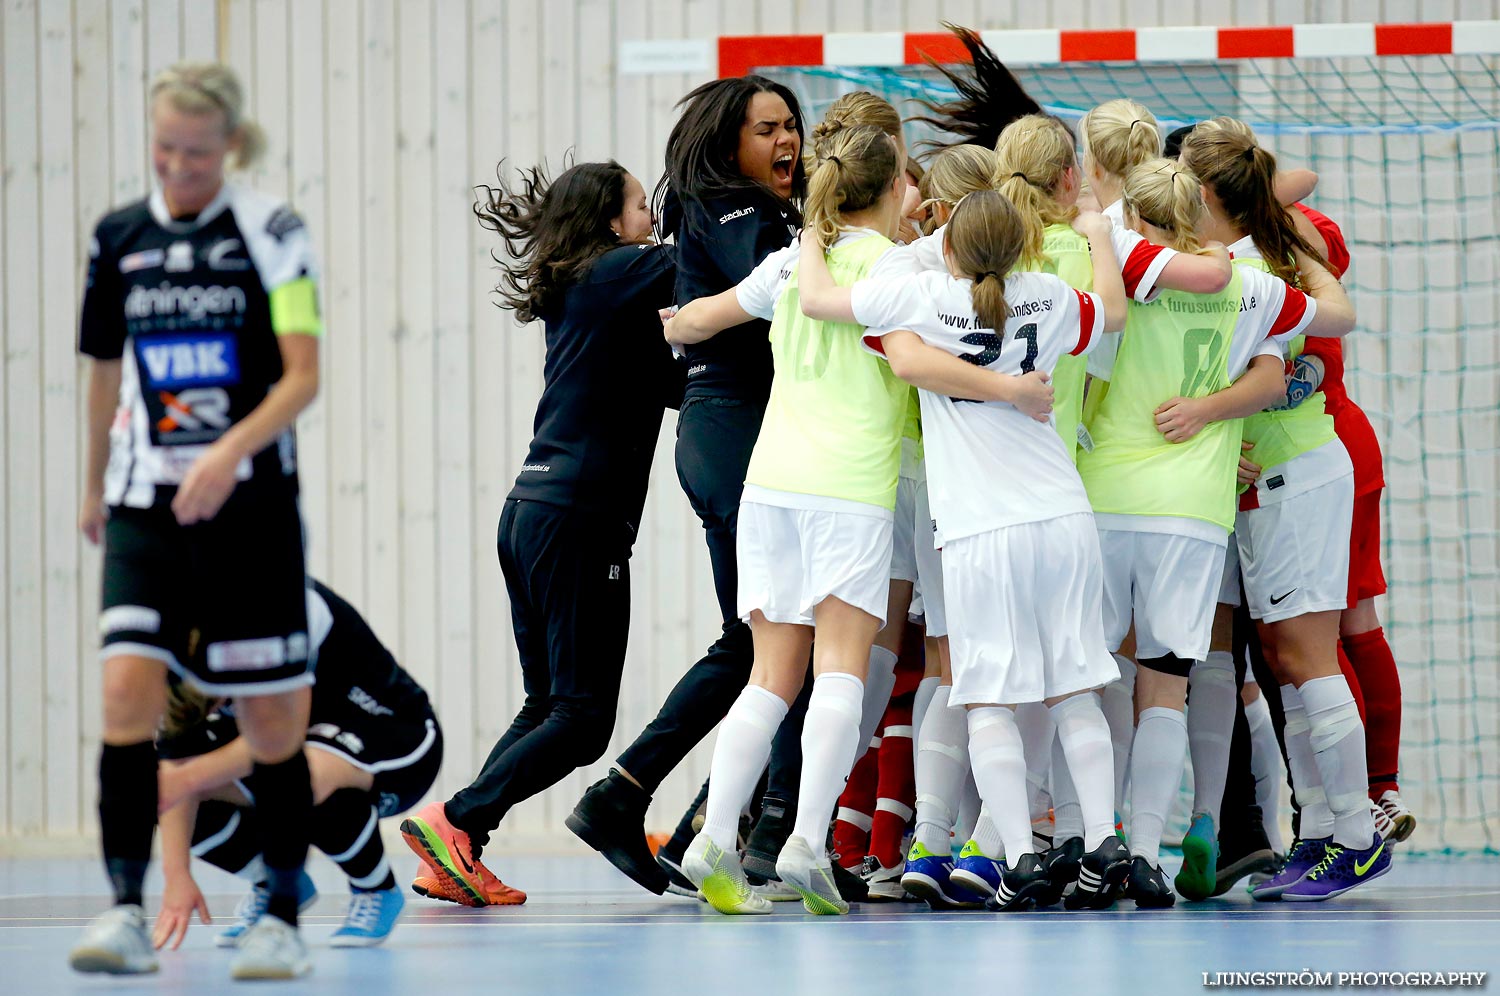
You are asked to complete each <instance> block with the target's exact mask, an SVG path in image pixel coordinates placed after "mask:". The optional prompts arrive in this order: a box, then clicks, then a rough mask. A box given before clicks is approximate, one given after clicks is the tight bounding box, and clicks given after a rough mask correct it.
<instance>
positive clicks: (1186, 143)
mask: <svg viewBox="0 0 1500 996" xmlns="http://www.w3.org/2000/svg"><path fill="white" fill-rule="evenodd" d="M1231 120H1232V119H1231ZM1217 122H1218V119H1215V121H1214V122H1204V124H1200V125H1199V126H1198V127H1196V128H1194V129H1193V130H1192V131H1191V132H1189V133H1188V135H1187V137H1186V138H1184V139H1183V140H1182V161H1183V163H1184V165H1186V166H1187V167H1188V168H1189V169H1191V170H1192V171H1193V172H1194V173H1196V174H1198V177H1199V178H1200V179H1201V180H1202V181H1203V182H1204V183H1206V184H1207V185H1208V186H1209V188H1210V189H1211V190H1213V192H1214V194H1215V196H1217V197H1218V198H1219V203H1221V204H1223V205H1224V213H1225V214H1226V215H1228V217H1229V221H1231V222H1232V223H1233V224H1235V225H1236V226H1237V227H1239V228H1242V229H1244V230H1245V231H1246V232H1247V233H1249V235H1250V237H1251V239H1252V240H1254V242H1255V248H1256V249H1258V250H1260V256H1261V259H1263V260H1265V261H1266V266H1268V267H1270V270H1271V272H1272V273H1274V274H1276V276H1278V277H1280V278H1281V279H1282V280H1285V281H1286V282H1287V283H1289V284H1291V285H1292V286H1294V287H1295V286H1297V264H1296V262H1295V261H1294V259H1293V256H1292V253H1293V250H1296V249H1301V250H1302V251H1303V252H1305V253H1307V255H1308V256H1310V257H1312V258H1313V259H1315V260H1317V262H1318V263H1319V264H1320V265H1322V266H1324V267H1327V266H1328V263H1327V261H1326V260H1325V259H1324V258H1323V252H1322V250H1320V249H1318V248H1317V247H1315V246H1314V245H1312V243H1310V242H1308V241H1307V239H1306V238H1304V237H1303V236H1302V233H1301V232H1299V231H1297V226H1296V225H1294V224H1292V219H1291V218H1290V217H1289V216H1288V215H1287V212H1286V208H1284V207H1282V206H1281V204H1280V202H1278V201H1277V200H1276V157H1275V156H1273V155H1271V153H1269V152H1267V151H1266V150H1265V149H1262V148H1261V147H1260V146H1258V145H1256V144H1255V138H1254V137H1253V136H1252V135H1251V134H1250V133H1249V131H1250V130H1249V129H1248V128H1246V127H1245V126H1244V125H1243V124H1240V123H1239V122H1237V121H1236V122H1233V124H1232V126H1231V127H1225V126H1224V125H1223V124H1222V123H1217ZM1205 125H1207V127H1205Z"/></svg>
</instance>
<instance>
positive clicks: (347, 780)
mask: <svg viewBox="0 0 1500 996" xmlns="http://www.w3.org/2000/svg"><path fill="white" fill-rule="evenodd" d="M306 596H307V622H308V637H309V640H310V647H309V651H310V656H311V657H312V660H313V662H314V663H313V666H314V670H315V673H316V675H317V679H318V683H317V684H316V685H315V686H313V696H312V709H311V714H310V716H309V721H308V729H307V746H306V747H305V748H304V753H305V755H306V757H307V765H308V768H309V770H310V771H311V773H312V790H313V803H314V806H313V811H312V840H313V843H314V844H315V845H317V847H318V849H319V850H321V851H322V852H323V853H324V854H326V855H328V857H329V858H331V859H332V860H333V862H334V863H335V864H337V865H338V866H339V868H340V869H341V870H342V871H343V872H344V874H345V875H346V876H347V877H348V879H349V886H350V889H351V891H352V898H351V900H350V903H349V911H348V915H347V916H346V918H345V920H344V923H343V926H341V927H340V928H339V929H338V930H336V931H335V932H334V934H333V936H332V937H331V938H330V939H329V942H328V943H329V945H330V946H332V947H369V946H371V945H375V944H379V943H380V942H381V941H383V940H385V938H386V937H388V936H389V935H390V932H391V930H392V929H393V928H394V927H395V925H396V920H397V918H398V917H399V916H400V915H401V907H402V905H403V902H402V898H401V892H400V890H399V889H397V888H396V880H395V877H394V876H393V875H392V873H391V867H390V863H389V861H387V859H386V856H385V848H384V846H383V845H382V843H381V839H380V833H379V832H378V827H377V823H378V821H379V819H380V818H381V817H385V816H394V815H395V814H397V813H399V812H402V811H403V810H406V809H409V808H410V807H411V806H413V805H415V804H416V802H417V801H418V800H419V799H421V798H422V796H424V795H426V794H427V791H428V789H430V788H432V782H433V780H434V779H435V778H436V777H437V773H438V768H439V766H440V765H441V764H442V759H443V736H442V731H441V730H440V729H439V727H438V723H437V717H436V716H434V715H433V712H432V705H431V703H430V702H428V700H427V693H426V692H425V691H423V689H422V687H421V686H420V685H418V684H417V683H416V681H414V680H413V679H412V676H411V675H409V674H407V673H406V671H405V670H403V669H402V667H401V665H399V664H397V663H396V659H395V658H394V657H392V656H391V652H390V651H389V650H387V649H386V648H385V647H384V645H382V644H381V642H380V640H379V638H378V637H376V636H375V633H374V632H373V631H372V630H371V629H370V627H369V624H367V623H366V622H365V620H364V619H363V618H362V617H361V616H360V614H359V612H358V611H356V610H355V608H354V607H353V606H352V605H350V604H349V603H348V602H346V601H344V600H343V599H342V598H340V597H339V596H338V595H337V594H335V593H334V592H333V591H332V590H330V589H329V588H328V587H327V586H325V585H323V584H320V583H319V582H317V581H314V580H312V579H308V582H307V592H306ZM236 706H237V703H235V702H233V701H227V700H224V699H220V698H214V697H210V696H204V695H202V694H199V693H197V692H195V691H194V690H193V689H192V688H191V687H190V686H187V685H186V684H185V683H183V682H174V683H173V685H172V688H171V693H170V696H169V705H168V709H167V720H166V723H165V724H164V728H163V735H162V736H161V737H160V738H159V739H158V741H157V751H158V753H159V755H160V756H161V757H162V759H163V761H164V762H165V763H164V764H163V765H162V769H161V775H160V777H159V779H158V785H159V790H158V795H159V803H158V805H159V806H160V808H161V811H162V816H161V827H162V865H163V871H164V872H165V878H166V885H165V888H164V890H163V894H162V902H161V913H160V914H159V915H158V916H157V918H156V925H155V928H154V929H153V931H152V940H153V942H154V943H155V944H156V946H157V947H158V948H160V947H161V946H163V945H165V944H166V943H168V942H169V941H170V942H172V947H173V948H174V949H175V948H176V947H177V946H178V945H180V944H181V943H182V939H183V937H184V936H185V935H186V934H187V929H188V921H189V919H190V918H191V916H192V913H193V911H194V910H196V911H197V912H198V916H199V919H200V920H202V921H204V922H205V923H206V922H208V903H207V902H206V901H205V900H204V898H203V893H202V892H201V891H199V889H198V886H197V883H196V882H194V881H193V875H192V868H191V860H190V859H191V858H192V857H199V858H202V859H203V860H205V861H207V862H208V863H209V864H211V865H214V866H216V867H218V868H222V869H223V870H225V871H227V872H230V873H232V874H235V875H238V876H240V877H241V878H245V879H248V880H249V881H250V882H251V883H253V884H254V888H253V889H252V890H251V892H250V895H249V896H247V897H246V898H245V900H244V901H243V902H241V904H240V907H239V909H238V910H236V913H237V914H238V922H236V923H234V924H232V925H231V926H230V927H229V928H228V929H227V930H225V931H223V932H222V933H220V934H219V936H218V943H219V946H220V947H232V946H235V945H237V944H238V943H239V939H240V938H241V937H242V936H243V935H244V934H245V932H246V931H248V930H249V929H251V928H252V927H254V926H255V924H256V923H257V922H258V921H259V920H260V918H261V917H262V916H263V915H264V914H265V910H266V904H267V902H268V900H269V898H270V897H269V893H268V890H267V888H266V882H265V878H264V876H265V869H264V861H263V860H261V857H260V849H259V848H260V834H259V832H258V828H259V822H260V821H259V816H260V814H259V812H258V811H257V810H256V809H255V808H254V806H253V803H252V800H251V799H250V798H249V797H248V796H247V795H246V793H245V790H244V788H243V786H242V784H241V783H242V780H243V779H244V778H245V776H246V775H247V774H248V773H249V770H250V752H249V750H248V749H247V746H246V744H245V742H244V739H243V738H241V737H240V736H239V730H238V727H237V724H236V721H235V707H236ZM316 895H317V890H316V889H315V888H314V887H313V884H312V880H311V879H310V878H308V877H306V875H304V876H303V880H302V885H301V892H300V895H299V899H300V901H301V904H302V905H303V906H304V907H306V906H307V905H308V904H310V903H311V902H312V900H313V899H314V898H315V897H316Z"/></svg>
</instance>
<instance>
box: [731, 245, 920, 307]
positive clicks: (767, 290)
mask: <svg viewBox="0 0 1500 996" xmlns="http://www.w3.org/2000/svg"><path fill="white" fill-rule="evenodd" d="M878 234H880V233H878V232H876V231H873V230H871V229H868V228H853V229H845V230H844V231H841V232H839V237H838V239H837V240H836V241H835V242H834V245H836V246H841V245H844V244H845V243H847V242H853V241H855V240H856V239H863V238H866V237H868V236H871V235H878ZM918 241H921V240H920V239H919V240H918ZM910 248H911V247H910V246H892V247H891V248H889V249H887V250H886V251H885V255H884V256H882V257H880V260H879V261H878V262H877V263H876V264H875V266H874V268H873V269H871V270H870V275H869V277H867V278H866V279H870V280H877V279H879V280H888V279H891V278H892V277H897V276H901V275H902V274H904V273H908V272H910V264H909V263H908V262H907V260H906V258H905V257H904V256H903V253H905V252H907V251H909V250H910ZM801 258H802V242H801V240H800V239H799V240H798V241H796V242H793V243H792V244H791V245H789V246H787V247H786V248H785V249H777V250H776V251H775V252H773V253H771V254H770V255H769V256H767V257H766V258H765V259H763V260H761V261H760V263H759V264H758V265H757V266H756V267H755V269H753V270H751V271H750V275H749V276H747V277H746V278H745V279H744V280H741V281H740V282H739V283H738V284H736V285H735V289H734V296H735V299H736V300H738V301H739V305H740V307H741V308H744V309H745V311H746V313H748V314H751V315H754V316H755V317H756V318H764V319H765V320H766V321H770V320H771V319H772V318H773V317H775V315H776V302H777V301H778V300H780V299H781V295H782V293H783V292H785V291H786V287H787V284H788V283H790V282H791V279H792V273H793V272H794V271H795V270H796V269H797V260H799V259H801Z"/></svg>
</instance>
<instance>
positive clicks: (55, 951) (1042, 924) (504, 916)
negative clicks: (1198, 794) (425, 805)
mask: <svg viewBox="0 0 1500 996" xmlns="http://www.w3.org/2000/svg"><path fill="white" fill-rule="evenodd" d="M398 846H399V845H398ZM494 857H495V858H496V859H497V860H496V861H495V867H496V869H497V871H498V872H499V873H500V875H501V877H502V878H504V879H505V880H506V882H508V883H510V884H512V885H515V886H517V887H518V888H522V889H524V890H526V891H527V892H528V893H529V894H530V897H531V898H530V900H529V901H528V902H527V903H526V905H525V906H520V907H508V908H490V909H484V910H469V909H464V908H461V907H457V906H453V905H451V904H447V903H436V902H432V901H430V900H424V899H420V898H418V897H416V896H414V895H411V894H410V893H408V894H407V895H408V899H409V903H408V905H407V908H406V913H405V915H404V917H403V919H402V922H401V924H400V926H398V927H397V929H396V932H395V934H394V935H392V937H391V939H390V941H389V942H388V943H387V944H386V945H385V946H384V947H381V948H375V949H370V950H363V951H337V950H333V949H330V948H328V947H327V946H326V944H325V942H326V940H327V937H328V935H329V934H330V933H331V932H332V931H333V929H334V928H335V927H336V926H337V925H338V923H339V922H340V921H341V920H342V915H343V907H344V902H345V900H346V898H347V888H346V887H345V886H344V885H343V884H342V882H341V880H340V877H339V874H338V871H337V869H335V868H334V867H333V866H332V865H330V864H328V863H327V862H326V861H325V860H324V859H322V858H321V857H316V858H314V859H313V861H312V862H311V864H310V866H309V867H310V869H311V871H312V872H313V876H314V878H315V879H316V880H317V881H318V884H319V886H320V888H322V889H323V890H324V895H323V896H322V897H321V898H320V899H319V900H318V902H317V904H316V905H315V906H314V907H313V908H312V909H311V910H310V911H309V912H308V913H306V914H304V920H303V923H304V925H305V927H306V935H307V937H308V940H309V942H310V944H311V945H312V947H313V949H314V951H313V953H314V962H315V966H316V967H315V969H314V972H313V975H312V976H310V977H309V978H308V979H307V980H305V981H302V982H299V983H296V984H288V985H281V986H276V987H274V988H275V991H277V992H284V993H335V992H358V993H360V994H361V996H378V994H384V993H392V994H397V993H399V994H402V996H448V994H450V993H467V992H480V991H483V992H488V993H496V994H509V993H545V994H548V996H560V994H571V993H589V994H594V993H598V994H616V993H619V994H635V993H666V994H670V996H687V994H688V993H689V992H692V993H695V994H696V993H707V994H714V996H719V994H735V993H754V994H757V996H768V994H780V993H800V992H808V993H820V994H834V993H845V992H847V993H850V994H860V996H864V994H870V993H950V992H951V993H961V994H964V996H970V994H975V996H977V994H979V993H995V994H996V996H1011V994H1016V996H1031V994H1048V996H1063V994H1072V993H1084V992H1087V993H1093V994H1101V996H1105V994H1113V993H1120V992H1124V993H1137V992H1149V993H1151V994H1152V996H1166V994H1170V993H1179V992H1182V993H1188V992H1192V993H1202V992H1203V991H1204V985H1203V973H1205V972H1208V973H1210V975H1212V973H1215V972H1234V971H1262V972H1270V971H1301V970H1303V969H1313V970H1316V971H1320V972H1340V971H1345V972H1352V971H1368V972H1381V971H1386V972H1394V971H1402V972H1404V971H1416V972H1422V971H1430V972H1454V971H1495V970H1500V862H1496V861H1493V860H1490V861H1481V860H1444V859H1436V858H1412V859H1407V860H1402V859H1401V857H1400V856H1399V855H1398V859H1397V863H1396V866H1395V868H1394V870H1393V871H1392V872H1391V873H1390V874H1389V875H1387V876H1386V877H1385V878H1383V879H1381V880H1379V881H1378V882H1375V883H1372V884H1371V885H1369V886H1366V887H1363V888H1361V889H1360V890H1357V891H1356V892H1354V893H1351V894H1350V895H1349V896H1347V897H1345V898H1344V899H1343V900H1342V901H1334V902H1331V903H1324V904H1317V905H1310V906H1292V905H1289V904H1288V905H1261V904H1252V903H1251V902H1250V900H1249V898H1248V897H1247V896H1246V895H1244V893H1243V892H1240V891H1238V890H1236V891H1235V892H1234V893H1233V894H1232V895H1231V896H1230V897H1229V898H1226V899H1225V900H1222V901H1215V902H1210V903H1202V904H1192V905H1179V906H1178V907H1177V908H1175V909H1173V910H1169V911H1163V912H1151V913H1140V912H1136V911H1135V910H1134V907H1133V905H1132V904H1124V905H1121V906H1119V907H1117V908H1116V910H1114V911H1112V912H1107V913H1090V914H1068V913H1062V912H1047V913H1038V914H1026V915H998V914H988V913H983V912H980V913H945V914H932V913H929V912H927V911H926V909H925V907H920V906H915V905H905V904H902V905H891V904H879V905H877V904H864V905H856V906H855V907H854V912H853V913H852V914H851V915H849V916H847V917H837V918H835V917H812V916H806V915H803V914H802V913H801V906H800V905H797V904H778V909H777V912H776V913H775V914H774V915H772V916H769V917H751V918H743V919H730V918H727V917H720V916H717V915H716V914H714V913H713V912H712V911H711V910H709V909H708V908H707V907H706V906H703V905H702V904H700V903H697V902H694V901H692V900H686V899H679V898H673V897H664V898H657V897H654V896H651V895H649V894H647V893H645V892H642V891H641V890H639V889H638V888H636V887H635V886H634V885H632V884H631V883H630V882H629V881H628V880H626V879H625V878H624V877H623V876H621V875H619V874H617V873H616V872H615V871H614V870H613V869H612V868H610V867H609V866H608V865H606V864H605V863H604V862H603V861H602V860H600V859H597V858H593V857H590V856H582V855H580V856H573V857H503V856H501V855H495V856H494ZM392 859H393V861H395V863H396V866H397V869H398V871H399V872H401V873H403V874H406V875H409V874H410V873H411V871H412V867H413V866H414V865H415V860H414V859H412V858H410V857H409V855H407V854H405V853H401V854H399V855H398V854H396V853H393V854H392ZM197 874H198V876H199V879H198V880H199V884H200V886H201V887H202V888H203V890H204V892H205V894H206V895H207V896H208V901H209V906H210V909H211V910H212V911H213V912H214V914H215V916H216V918H218V917H222V918H224V919H225V920H226V921H227V920H228V918H229V916H230V913H231V910H232V909H233V907H234V904H235V901H236V900H237V898H238V896H239V893H240V890H239V888H238V883H237V882H236V881H235V880H234V879H232V878H230V877H228V876H226V875H223V874H222V873H219V872H216V871H214V870H213V869H208V868H203V867H202V866H200V870H199V871H198V872H197ZM404 884H405V880H403V886H404ZM149 893H150V894H149V895H148V899H147V904H148V908H149V911H151V912H154V903H155V902H156V898H155V897H156V895H158V894H159V880H156V879H155V878H153V881H152V883H151V884H150V886H149ZM104 904H105V891H104V887H103V876H102V873H101V872H100V870H99V868H98V865H97V862H96V861H94V860H92V859H89V860H59V859H46V860H42V859H4V858H0V973H3V974H0V993H3V994H6V996H9V994H12V993H14V994H22V993H45V994H49V996H51V994H62V993H71V992H97V991H101V990H129V991H137V992H184V993H186V992H193V993H201V992H216V991H221V990H229V989H231V988H235V987H233V986H232V985H231V983H230V982H229V981H228V967H227V966H228V960H229V956H228V953H227V952H225V951H223V950H220V949H218V948H215V947H214V945H213V933H214V931H215V929H216V928H215V927H208V928H205V927H202V926H201V925H199V924H197V923H196V922H195V923H194V925H193V928H192V930H191V932H190V933H189V935H188V939H187V941H186V942H184V944H183V947H182V949H181V950H180V951H177V952H167V953H165V954H164V955H163V956H162V959H161V964H162V969H161V972H160V974H158V975H155V976H146V977H141V978H135V979H125V980H121V979H111V978H107V977H84V976H78V975H75V974H73V973H72V972H71V971H70V970H69V969H68V968H67V965H66V954H67V950H68V948H69V947H70V946H71V944H72V943H73V940H74V938H75V937H76V936H77V934H78V932H79V931H80V930H81V929H82V927H83V925H84V924H85V923H86V922H87V921H88V919H89V918H90V917H91V916H92V915H94V914H95V913H97V912H99V911H100V910H101V909H102V908H103V906H104ZM1495 987H1500V982H1492V981H1491V980H1489V979H1486V983H1485V988H1486V989H1489V990H1491V991H1496V989H1495Z"/></svg>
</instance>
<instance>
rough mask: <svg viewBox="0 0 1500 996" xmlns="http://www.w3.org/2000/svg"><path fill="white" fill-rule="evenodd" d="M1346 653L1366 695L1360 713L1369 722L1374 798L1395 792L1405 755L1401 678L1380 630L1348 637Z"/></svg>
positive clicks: (1367, 744) (1367, 749) (1344, 643)
mask: <svg viewBox="0 0 1500 996" xmlns="http://www.w3.org/2000/svg"><path fill="white" fill-rule="evenodd" d="M1342 650H1343V651H1344V653H1345V654H1347V655H1348V659H1349V663H1350V664H1352V665H1353V667H1354V673H1355V674H1356V675H1357V676H1358V677H1359V687H1360V690H1361V692H1362V693H1363V695H1364V702H1363V703H1362V705H1363V708H1362V709H1361V711H1360V715H1361V717H1362V718H1363V719H1364V721H1365V757H1366V759H1367V763H1368V766H1369V769H1370V798H1372V799H1376V798H1379V797H1380V794H1381V793H1382V792H1385V791H1387V790H1395V789H1396V788H1397V785H1396V775H1397V772H1398V771H1399V764H1398V763H1397V762H1398V759H1399V755H1400V752H1401V676H1400V675H1399V674H1398V673H1397V671H1396V658H1395V656H1394V655H1393V654H1392V653H1391V645H1390V644H1389V643H1387V642H1386V639H1385V630H1384V629H1382V628H1381V627H1379V626H1377V627H1375V628H1374V629H1372V630H1368V631H1367V632H1364V633H1356V634H1354V635H1353V636H1346V637H1344V638H1343V640H1342Z"/></svg>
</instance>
